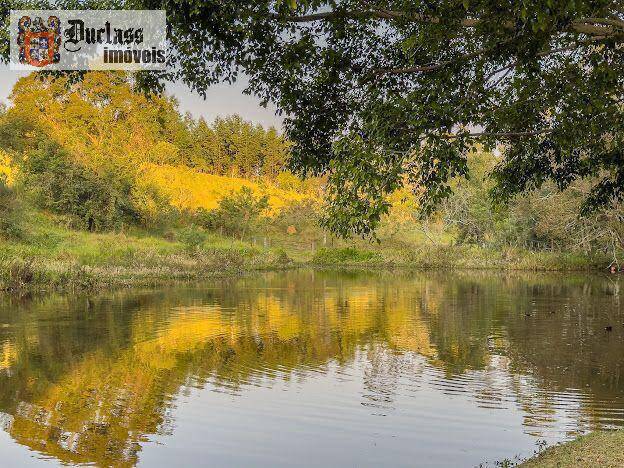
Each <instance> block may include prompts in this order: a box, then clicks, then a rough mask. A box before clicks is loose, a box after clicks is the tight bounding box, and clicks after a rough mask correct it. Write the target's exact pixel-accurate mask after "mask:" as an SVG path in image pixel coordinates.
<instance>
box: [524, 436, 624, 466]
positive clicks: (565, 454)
mask: <svg viewBox="0 0 624 468" xmlns="http://www.w3.org/2000/svg"><path fill="white" fill-rule="evenodd" d="M622 447H624V431H615V432H594V433H592V434H588V435H586V436H583V437H579V438H578V439H576V440H574V441H572V442H568V443H566V444H562V445H557V446H554V447H550V448H548V449H546V450H545V451H543V452H542V453H540V454H539V455H537V456H536V457H535V458H532V459H530V460H527V461H526V462H524V463H523V464H521V465H520V466H522V467H525V468H551V467H552V468H567V467H579V468H582V467H587V468H590V467H592V468H593V467H597V466H600V467H621V466H624V450H623V449H622Z"/></svg>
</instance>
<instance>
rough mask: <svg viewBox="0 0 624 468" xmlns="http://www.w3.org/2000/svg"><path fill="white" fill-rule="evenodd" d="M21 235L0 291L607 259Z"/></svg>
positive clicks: (5, 264) (34, 218)
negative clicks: (313, 270) (345, 269)
mask: <svg viewBox="0 0 624 468" xmlns="http://www.w3.org/2000/svg"><path fill="white" fill-rule="evenodd" d="M24 221H25V222H24V223H23V224H24V225H25V226H28V228H27V229H26V230H25V231H24V232H23V233H22V235H21V236H20V237H19V238H15V239H4V240H0V289H1V290H5V291H6V290H8V291H18V290H25V289H43V290H50V289H89V288H98V287H106V286H113V285H121V286H138V285H152V284H159V283H163V282H166V281H172V280H193V279H201V278H205V277H210V276H215V275H229V274H237V273H240V272H243V271H252V270H261V269H280V268H287V267H292V266H294V265H300V264H311V265H315V266H322V267H328V266H329V267H333V266H350V267H379V268H388V267H409V268H437V269H455V268H456V269H462V268H466V269H468V268H477V269H499V270H511V269H518V270H551V271H556V270H560V271H561V270H569V271H572V270H577V271H582V270H603V269H604V268H605V266H606V265H608V263H609V259H608V258H607V257H606V256H584V255H580V254H567V253H557V252H532V251H527V250H522V249H505V250H494V249H487V248H482V247H477V246H470V245H459V246H442V245H437V246H436V245H427V244H423V243H414V244H413V245H406V244H396V243H384V244H381V245H376V244H368V243H366V242H364V241H354V242H353V244H352V245H351V246H349V244H348V243H347V242H344V241H334V242H335V243H336V244H337V246H336V247H333V248H330V247H321V248H315V245H314V244H312V245H311V244H310V243H309V242H307V241H302V242H299V243H297V242H296V241H295V240H294V239H293V237H292V236H279V235H278V234H277V233H272V235H271V236H270V239H269V242H267V243H268V245H270V246H271V247H270V248H265V247H264V246H263V245H264V242H255V239H254V241H253V242H240V241H237V240H234V239H232V238H229V237H223V236H219V235H217V234H214V233H208V232H204V231H201V232H200V233H199V234H198V233H197V232H193V231H192V230H191V232H188V231H189V230H188V229H186V231H185V229H180V230H177V231H175V230H174V231H170V232H167V233H166V234H163V233H149V232H146V231H142V230H138V229H133V230H130V231H128V232H122V233H89V232H86V231H80V230H73V229H69V228H66V227H64V225H63V223H62V219H60V218H58V217H55V216H51V215H47V214H45V213H42V212H40V211H36V210H28V211H26V212H25V220H24Z"/></svg>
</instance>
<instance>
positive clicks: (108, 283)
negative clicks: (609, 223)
mask: <svg viewBox="0 0 624 468" xmlns="http://www.w3.org/2000/svg"><path fill="white" fill-rule="evenodd" d="M245 257H246V256H244V255H240V253H239V252H237V251H234V250H232V251H228V249H224V250H214V251H213V252H211V255H210V254H207V253H206V252H198V253H197V256H195V255H189V256H184V257H182V258H183V259H184V261H182V260H181V258H177V259H175V260H176V261H173V259H172V258H166V257H165V258H161V259H158V261H156V262H149V264H145V263H144V264H138V265H129V264H127V263H126V262H118V263H115V262H113V263H109V264H106V265H80V264H76V263H73V262H54V261H50V260H37V259H32V258H26V259H22V258H13V259H11V260H9V261H5V262H2V263H0V294H5V295H7V294H8V295H21V294H26V293H33V292H36V293H52V292H89V291H101V290H107V289H118V288H119V289H126V288H141V287H161V286H167V285H170V284H176V283H193V282H197V281H202V280H207V279H214V278H228V277H238V276H244V275H246V274H254V273H261V272H278V271H285V270H295V269H300V268H312V269H315V270H320V271H322V270H341V269H346V270H352V271H358V270H363V271H371V270H374V271H393V270H401V271H407V272H409V271H453V272H462V271H480V272H499V273H511V272H517V273H522V272H526V273H560V274H565V273H574V274H592V275H601V274H604V275H606V276H608V277H616V278H617V274H616V275H612V274H610V273H608V272H607V271H606V269H604V268H598V267H596V266H595V265H593V264H590V263H588V264H585V265H584V266H579V265H572V266H575V267H576V268H571V267H570V266H571V265H569V264H566V263H563V262H562V263H561V264H560V265H555V266H553V265H540V264H533V265H531V266H530V267H527V266H523V265H518V264H516V263H507V264H505V265H500V264H496V263H493V264H491V265H482V264H476V265H471V264H440V265H431V264H428V263H398V262H389V261H365V262H348V261H347V262H334V263H329V262H319V261H315V260H314V259H312V260H309V261H294V260H292V259H291V258H290V257H288V256H287V255H285V254H284V252H283V251H278V252H277V253H276V252H269V251H266V252H260V253H258V254H257V255H252V256H251V257H249V258H245Z"/></svg>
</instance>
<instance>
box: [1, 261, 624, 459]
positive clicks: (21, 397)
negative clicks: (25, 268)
mask: <svg viewBox="0 0 624 468" xmlns="http://www.w3.org/2000/svg"><path fill="white" fill-rule="evenodd" d="M217 283H218V284H215V285H213V286H211V287H203V288H193V287H181V288H178V289H175V288H172V289H168V290H165V291H155V292H142V293H139V292H134V293H133V292H125V293H116V294H109V295H104V296H102V297H95V298H88V299H87V298H86V297H73V298H72V297H69V298H63V297H52V298H49V299H43V300H39V301H33V302H28V301H26V302H24V303H11V302H10V301H8V302H7V303H6V304H5V305H4V306H2V305H1V304H0V324H1V326H0V405H1V406H0V411H2V413H0V416H1V417H0V426H3V427H4V432H2V437H1V438H0V456H2V457H3V460H4V459H7V460H15V463H21V464H23V463H24V462H25V460H26V461H27V462H30V463H36V462H37V459H35V458H29V457H30V456H32V455H33V453H28V452H27V451H26V449H25V448H24V447H22V446H27V447H29V448H30V449H32V450H35V451H36V452H35V454H36V455H35V456H36V457H50V458H51V459H52V460H57V459H58V458H60V459H62V460H65V461H73V462H89V461H91V462H92V461H99V462H100V463H104V461H105V460H109V461H110V460H111V459H109V458H106V457H112V460H125V461H126V462H127V463H129V464H132V463H135V462H137V461H138V462H139V463H140V464H145V465H146V466H171V465H172V464H173V463H181V464H182V465H185V466H187V465H194V464H197V463H209V464H211V465H221V466H223V465H244V464H247V465H249V464H253V465H264V466H276V465H292V464H293V463H297V464H298V465H322V464H329V465H349V466H352V465H359V466H364V465H366V466H379V465H383V464H388V463H391V464H392V465H395V466H414V465H416V466H418V465H425V466H435V465H440V466H449V465H452V466H458V465H459V466H472V465H475V464H479V463H480V462H484V461H490V462H493V461H495V460H501V459H504V458H512V457H513V456H514V455H516V454H522V455H525V456H526V455H530V454H531V453H532V452H533V450H535V449H536V442H537V441H538V440H546V441H547V442H548V443H554V442H557V441H560V440H563V439H565V438H568V437H571V436H572V435H574V434H577V433H579V432H584V431H588V430H592V429H596V428H600V427H620V426H622V425H623V421H624V412H623V409H624V401H623V400H624V396H623V392H622V384H620V382H619V380H618V379H617V375H619V374H620V372H621V369H622V365H623V364H622V362H621V359H619V357H621V356H622V351H623V347H624V344H623V340H622V337H623V335H624V329H622V330H620V329H617V330H615V331H614V332H613V333H612V334H609V335H605V333H604V324H605V323H606V322H613V323H616V324H619V323H623V322H624V320H622V310H621V308H620V305H619V302H618V296H617V292H618V291H617V288H614V286H617V285H614V284H612V283H610V282H608V281H606V282H605V281H604V280H603V279H601V278H592V277H578V278H577V277H563V276H554V277H553V276H546V275H544V276H538V277H535V276H531V275H527V276H523V275H511V276H502V275H501V276H499V275H492V274H484V273H471V274H468V273H465V274H458V275H456V276H451V277H448V276H447V277H443V276H441V275H435V274H433V273H427V274H424V273H423V274H404V275H389V274H384V273H372V274H365V273H360V274H337V273H330V272H307V271H300V272H288V273H279V274H266V275H260V276H257V277H251V278H243V279H240V280H228V281H224V282H217ZM605 310H608V311H609V312H608V314H606V315H605ZM16 311H18V313H17V314H16V313H15V312H16ZM19 444H21V445H19ZM111 454H112V455H111Z"/></svg>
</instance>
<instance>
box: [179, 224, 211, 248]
mask: <svg viewBox="0 0 624 468" xmlns="http://www.w3.org/2000/svg"><path fill="white" fill-rule="evenodd" d="M206 237H207V236H206V233H205V232H204V231H202V230H201V229H199V228H197V227H196V226H189V227H186V228H184V229H182V230H181V231H180V232H179V233H178V240H179V241H180V242H182V243H183V244H184V246H185V247H186V249H187V250H197V248H198V247H200V246H201V245H202V244H203V243H204V242H205V241H206Z"/></svg>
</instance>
